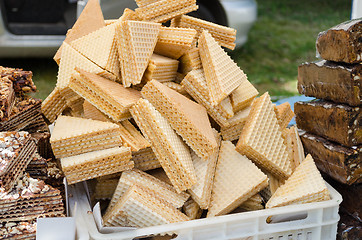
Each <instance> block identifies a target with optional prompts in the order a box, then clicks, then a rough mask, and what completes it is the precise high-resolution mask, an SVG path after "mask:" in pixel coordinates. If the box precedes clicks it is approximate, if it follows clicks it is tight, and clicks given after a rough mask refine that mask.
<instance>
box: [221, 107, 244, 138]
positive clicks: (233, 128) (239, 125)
mask: <svg viewBox="0 0 362 240" xmlns="http://www.w3.org/2000/svg"><path fill="white" fill-rule="evenodd" d="M250 110H251V107H246V108H244V109H243V110H240V111H239V112H238V113H236V114H235V116H234V117H232V118H230V119H228V123H229V126H227V127H223V126H221V128H220V133H221V136H222V139H223V140H225V141H234V140H237V139H239V137H240V134H241V131H242V130H243V127H244V125H245V122H246V120H247V119H248V117H249V113H250Z"/></svg>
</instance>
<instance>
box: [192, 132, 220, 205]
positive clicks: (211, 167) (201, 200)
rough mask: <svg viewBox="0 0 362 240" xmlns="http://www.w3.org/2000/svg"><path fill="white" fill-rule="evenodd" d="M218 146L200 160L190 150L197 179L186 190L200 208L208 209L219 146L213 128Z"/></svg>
mask: <svg viewBox="0 0 362 240" xmlns="http://www.w3.org/2000/svg"><path fill="white" fill-rule="evenodd" d="M213 132H214V135H215V139H216V141H217V143H218V148H217V150H216V151H215V153H213V154H212V155H211V156H210V157H209V158H208V159H206V161H204V160H202V159H201V158H200V157H198V156H197V155H196V153H195V152H194V151H191V157H192V163H193V164H194V168H195V171H196V177H197V181H196V184H195V185H194V186H192V188H191V189H189V190H187V191H188V192H189V193H190V194H191V197H192V199H193V200H194V201H195V202H197V204H198V205H199V207H200V208H201V209H208V208H209V204H210V198H211V189H212V184H213V180H214V174H215V168H216V162H217V158H218V155H219V147H220V143H221V137H220V134H219V133H218V132H217V131H216V130H215V129H213Z"/></svg>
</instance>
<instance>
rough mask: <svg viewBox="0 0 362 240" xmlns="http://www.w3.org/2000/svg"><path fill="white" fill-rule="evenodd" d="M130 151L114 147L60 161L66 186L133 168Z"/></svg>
mask: <svg viewBox="0 0 362 240" xmlns="http://www.w3.org/2000/svg"><path fill="white" fill-rule="evenodd" d="M131 157H132V155H131V149H130V148H126V147H115V148H109V149H102V150H99V151H94V152H88V153H83V154H80V155H76V156H71V157H66V158H62V159H61V160H60V162H61V165H62V169H63V172H64V174H65V176H66V178H67V182H68V184H74V183H77V182H81V181H85V180H89V179H93V178H97V177H100V176H106V175H109V174H113V173H117V172H121V171H124V170H128V169H131V168H133V166H134V164H133V162H132V161H129V160H130V159H131Z"/></svg>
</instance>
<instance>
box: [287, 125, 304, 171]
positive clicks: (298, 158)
mask: <svg viewBox="0 0 362 240" xmlns="http://www.w3.org/2000/svg"><path fill="white" fill-rule="evenodd" d="M287 138H288V141H290V144H291V146H290V151H291V156H292V161H291V168H292V169H293V171H294V169H296V168H297V167H298V166H299V164H300V163H301V162H302V161H303V160H304V156H305V153H304V148H303V144H302V141H301V140H300V138H299V134H298V129H297V128H296V127H295V126H292V127H290V128H289V129H287Z"/></svg>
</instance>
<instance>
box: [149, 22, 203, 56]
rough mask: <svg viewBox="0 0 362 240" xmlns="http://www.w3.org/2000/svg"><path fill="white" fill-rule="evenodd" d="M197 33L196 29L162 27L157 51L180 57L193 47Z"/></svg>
mask: <svg viewBox="0 0 362 240" xmlns="http://www.w3.org/2000/svg"><path fill="white" fill-rule="evenodd" d="M196 33H197V32H196V30H195V29H189V28H173V27H162V28H161V30H160V33H159V34H158V39H157V44H156V47H155V53H157V54H160V55H162V56H166V57H169V58H173V59H179V58H180V57H181V56H182V55H183V54H185V53H186V52H187V51H188V50H189V49H190V48H191V47H192V43H193V40H194V38H195V35H196Z"/></svg>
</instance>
